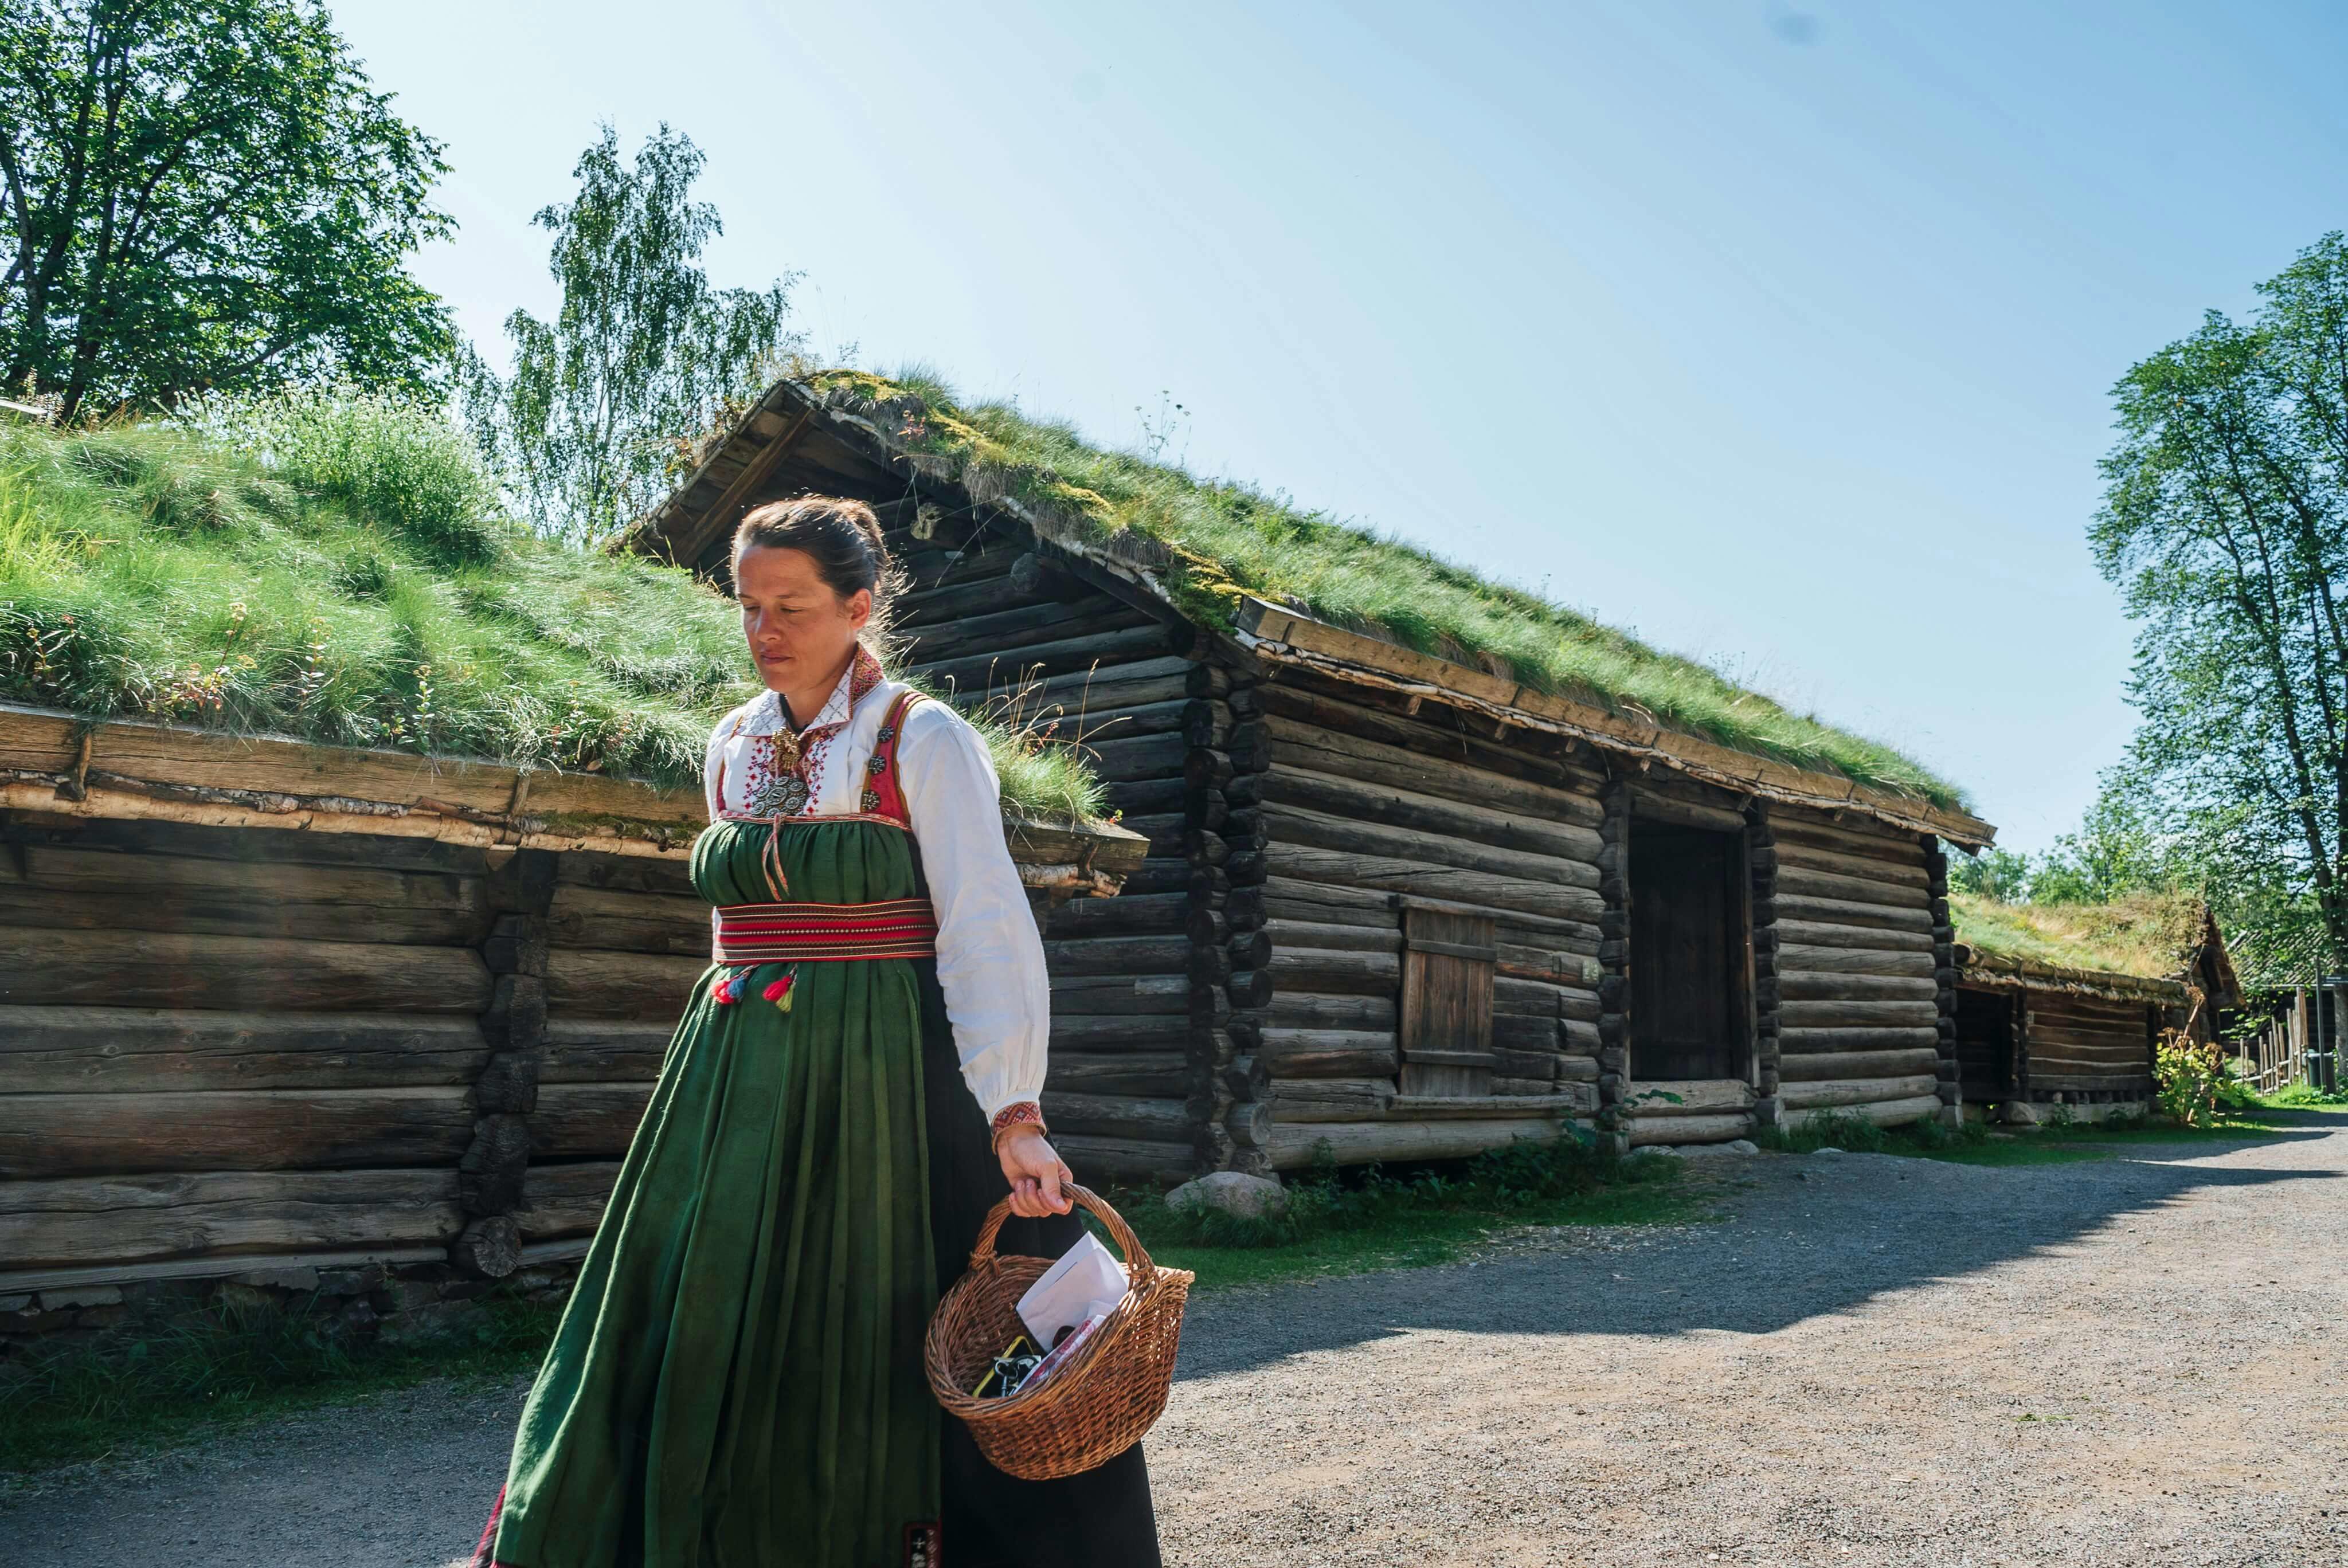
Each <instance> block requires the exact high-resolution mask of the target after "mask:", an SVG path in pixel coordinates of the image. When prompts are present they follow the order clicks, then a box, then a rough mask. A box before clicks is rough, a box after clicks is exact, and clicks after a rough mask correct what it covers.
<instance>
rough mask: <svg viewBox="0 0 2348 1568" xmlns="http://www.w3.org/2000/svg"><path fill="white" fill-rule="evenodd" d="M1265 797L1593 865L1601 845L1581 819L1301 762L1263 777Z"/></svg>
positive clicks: (1412, 830) (1423, 832) (1346, 817)
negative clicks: (1360, 777)
mask: <svg viewBox="0 0 2348 1568" xmlns="http://www.w3.org/2000/svg"><path fill="white" fill-rule="evenodd" d="M1263 799H1264V801H1265V802H1266V803H1267V804H1272V805H1280V806H1288V807H1292V808H1300V809H1303V810H1307V811H1312V812H1315V813H1319V814H1322V815H1327V816H1334V817H1337V818H1339V819H1341V820H1348V821H1360V822H1368V823H1376V824H1379V825H1383V826H1385V827H1388V828H1393V829H1396V830H1399V831H1405V832H1408V833H1412V834H1415V835H1432V836H1435V837H1438V838H1457V839H1466V840H1468V841H1469V842H1471V843H1476V844H1481V845H1488V846H1490V847H1492V848H1496V849H1521V850H1524V851H1526V852H1528V853H1529V854H1534V855H1541V856H1550V857H1551V858H1555V859H1562V860H1573V861H1579V862H1582V863H1584V864H1591V865H1594V864H1595V863H1596V861H1597V858H1598V851H1599V849H1600V848H1601V845H1600V843H1599V838H1598V834H1597V830H1596V829H1594V828H1591V827H1587V826H1583V825H1579V824H1575V823H1562V822H1558V821H1555V820H1553V819H1551V818H1547V817H1542V816H1539V815H1534V814H1533V813H1531V812H1529V811H1504V810H1501V809H1498V808H1497V807H1493V806H1487V805H1478V804H1474V803H1473V802H1468V801H1460V800H1456V799H1453V798H1451V797H1449V796H1447V795H1440V794H1422V793H1420V792H1419V791H1417V790H1412V789H1399V788H1396V787H1395V786H1394V785H1391V784H1374V783H1364V782H1362V781H1360V780H1357V779H1351V778H1346V777H1344V776H1341V775H1339V774H1329V773H1317V772H1313V771H1312V770H1310V769H1307V768H1303V767H1299V766H1285V767H1281V768H1278V769H1276V770H1274V771H1273V773H1272V776H1271V777H1270V778H1268V779H1266V780H1265V781H1264V785H1263Z"/></svg>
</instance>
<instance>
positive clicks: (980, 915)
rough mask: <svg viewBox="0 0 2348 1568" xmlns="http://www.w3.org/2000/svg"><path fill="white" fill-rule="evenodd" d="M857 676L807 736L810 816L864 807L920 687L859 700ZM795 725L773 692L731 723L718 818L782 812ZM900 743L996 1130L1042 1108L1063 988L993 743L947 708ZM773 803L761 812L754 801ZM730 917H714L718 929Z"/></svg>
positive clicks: (717, 743)
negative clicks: (779, 739) (783, 752)
mask: <svg viewBox="0 0 2348 1568" xmlns="http://www.w3.org/2000/svg"><path fill="white" fill-rule="evenodd" d="M855 673H856V672H855V670H854V669H853V667H851V668H850V670H849V671H848V672H847V673H845V674H843V675H841V676H840V678H839V686H837V687H836V688H834V689H833V692H832V694H831V700H830V701H829V702H826V703H825V704H824V707H823V711H822V712H819V713H818V714H817V715H816V719H815V722H814V723H812V724H809V725H808V727H807V729H806V730H804V731H802V732H801V733H802V736H803V737H812V738H811V739H807V740H805V741H804V742H803V744H804V747H805V753H806V773H807V776H808V784H809V786H810V787H809V790H808V797H807V801H806V804H805V805H804V806H803V807H802V808H801V809H800V810H799V811H798V813H797V815H799V816H802V817H815V816H848V815H855V814H857V813H858V812H860V811H861V810H862V809H863V794H864V776H865V768H866V764H868V763H870V760H871V757H872V752H873V748H874V746H875V744H876V743H877V738H878V732H879V730H880V720H881V718H882V716H883V715H884V714H886V713H887V712H888V711H889V705H890V703H891V702H894V701H895V700H896V698H897V696H898V694H899V693H900V692H903V691H904V690H905V689H906V688H905V686H904V684H903V683H902V682H897V681H889V680H883V681H880V682H878V683H877V684H875V685H872V686H871V687H870V689H869V690H867V691H865V692H863V693H862V694H861V695H855V694H853V693H852V692H851V682H853V681H854V679H855ZM786 729H788V720H787V719H786V718H785V716H784V711H783V704H782V700H781V698H779V697H778V696H777V695H776V694H775V693H774V692H766V693H764V694H763V695H761V696H758V697H756V698H753V699H752V700H751V701H749V702H746V703H744V704H743V705H742V706H741V707H739V708H736V709H735V710H734V711H733V712H730V713H728V714H726V717H724V718H723V719H720V720H719V721H718V722H717V728H716V731H715V732H713V733H711V735H710V737H709V753H708V756H707V758H706V760H705V764H704V766H703V768H702V775H701V776H702V781H703V786H704V792H705V795H706V797H707V801H708V805H709V816H710V820H711V821H713V822H714V821H716V819H717V818H718V817H719V816H721V815H737V816H739V815H772V813H773V811H774V810H775V809H776V808H775V806H774V804H773V794H772V790H771V786H770V784H768V781H767V780H766V779H765V778H764V777H763V776H762V774H764V773H765V772H766V771H767V769H766V767H765V764H766V763H767V762H770V761H771V759H772V756H773V750H772V739H771V738H772V737H773V736H775V735H776V734H778V733H781V732H783V731H784V730H786ZM904 731H905V733H904V734H903V735H902V736H901V738H900V739H899V741H898V743H897V761H898V779H897V782H898V785H899V787H900V788H901V790H902V791H903V792H904V798H905V807H906V810H907V812H908V813H909V814H910V815H911V817H912V820H913V842H914V846H915V852H916V853H917V854H919V855H920V856H921V861H922V872H923V874H924V876H926V878H927V880H928V882H929V885H930V902H931V904H932V907H935V909H936V910H937V917H938V986H939V989H942V991H943V992H944V993H945V1000H946V1018H947V1020H948V1021H949V1022H951V1023H952V1024H953V1037H954V1054H955V1055H956V1056H957V1057H959V1058H960V1059H961V1061H962V1074H963V1081H964V1082H966V1083H968V1084H969V1085H970V1091H971V1092H972V1093H973V1094H974V1095H976V1096H977V1097H978V1105H979V1109H980V1110H981V1111H982V1112H984V1113H985V1114H986V1116H987V1118H988V1119H989V1120H990V1121H992V1120H993V1119H994V1114H995V1113H996V1112H999V1111H1001V1110H1002V1109H1003V1108H1004V1106H1006V1105H1015V1104H1017V1103H1018V1102H1021V1101H1023V1100H1035V1099H1038V1098H1039V1097H1040V1096H1041V1095H1042V1093H1043V1090H1044V1068H1045V1049H1046V1046H1047V1044H1048V1041H1049V1040H1050V1037H1051V1027H1052V993H1051V988H1050V985H1049V983H1048V981H1047V980H1046V979H1045V972H1044V944H1043V940H1042V938H1041V937H1040V936H1039V935H1038V934H1037V932H1036V929H1035V916H1034V914H1033V913H1032V911H1031V910H1030V909H1029V907H1028V903H1027V894H1026V890H1025V888H1024V887H1023V886H1021V885H1020V881H1019V872H1018V869H1017V867H1015V866H1013V865H1012V863H1011V853H1010V851H1009V850H1008V849H1007V848H1005V847H1004V840H1003V807H1002V804H1001V795H1002V787H1001V785H1000V784H999V783H998V782H997V780H996V778H995V776H994V762H993V761H992V759H990V758H989V757H988V756H987V754H986V743H985V742H984V741H983V740H981V739H980V738H979V736H978V732H976V731H975V730H973V729H972V728H971V727H970V725H969V724H968V723H965V722H964V721H963V717H962V715H961V714H959V713H957V712H954V711H953V709H952V708H950V707H948V706H947V705H946V704H945V703H943V702H935V701H932V702H916V703H914V704H913V707H912V711H911V712H910V713H908V714H907V715H906V718H905V725H904ZM761 793H763V794H767V800H766V801H765V802H763V803H761V808H760V809H757V810H754V807H753V800H754V796H755V795H757V794H761ZM711 920H712V922H713V924H714V922H715V920H716V915H715V913H714V912H713V914H712V915H711Z"/></svg>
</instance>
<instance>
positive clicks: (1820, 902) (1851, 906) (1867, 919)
mask: <svg viewBox="0 0 2348 1568" xmlns="http://www.w3.org/2000/svg"><path fill="white" fill-rule="evenodd" d="M1770 909H1771V911H1772V912H1773V913H1774V915H1775V917H1776V918H1777V919H1780V920H1801V921H1806V922H1807V923H1808V924H1810V925H1814V926H1873V927H1878V928H1879V929H1882V930H1889V931H1923V932H1928V933H1929V932H1930V931H1931V929H1932V912H1931V910H1930V909H1927V908H1925V907H1923V906H1922V905H1921V904H1918V905H1915V906H1912V907H1910V906H1906V905H1900V906H1894V905H1889V904H1860V903H1856V902H1854V901H1852V900H1850V899H1848V898H1799V897H1792V896H1790V895H1788V894H1787V893H1786V892H1785V891H1784V890H1783V889H1780V890H1779V891H1778V893H1777V895H1776V897H1774V898H1772V899H1771V900H1770Z"/></svg>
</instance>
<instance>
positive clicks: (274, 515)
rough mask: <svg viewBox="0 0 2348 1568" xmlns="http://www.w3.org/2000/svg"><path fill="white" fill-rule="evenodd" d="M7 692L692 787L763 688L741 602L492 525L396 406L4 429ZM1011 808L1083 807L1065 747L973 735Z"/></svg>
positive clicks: (432, 427) (1085, 800)
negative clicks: (713, 733)
mask: <svg viewBox="0 0 2348 1568" xmlns="http://www.w3.org/2000/svg"><path fill="white" fill-rule="evenodd" d="M0 545H5V554H0V696H5V697H6V698H9V699H13V700H15V701H18V702H31V703H36V704H41V705H46V706H55V707H62V708H67V709H71V710H73V711H75V712H84V713H90V714H95V715H99V716H116V715H130V714H138V715H145V716H149V717H154V718H160V719H166V720H171V721H175V722H180V723H194V724H202V725H209V726H213V727H218V728H223V729H231V730H236V731H241V732H269V733H281V734H291V735H296V736H301V737H304V738H307V739H311V740H316V741H322V742H325V743H331V744H337V745H352V746H394V747H400V748H405V749H409V750H414V751H417V752H423V753H438V754H453V755H467V756H479V757H489V758H493V759H496V760H499V761H503V762H508V763H515V764H529V765H535V766H551V767H561V768H565V769H575V770H584V771H590V772H594V771H602V772H609V773H613V774H623V775H625V776H628V777H633V778H640V779H644V780H647V781H649V782H652V783H654V784H667V785H683V784H692V783H694V782H695V781H696V780H697V779H698V778H699V776H700V772H701V763H702V753H703V748H704V745H705V743H706V741H707V738H708V734H709V729H710V726H711V725H712V724H713V723H715V722H716V719H717V718H718V716H719V715H720V714H722V713H724V712H726V710H727V709H728V708H730V707H732V706H734V705H735V704H736V703H738V702H743V701H744V700H746V699H747V697H749V696H750V695H751V694H752V693H753V692H754V691H755V690H756V688H755V687H754V686H753V685H752V684H751V683H750V682H749V681H748V680H747V673H748V667H747V658H746V656H745V653H744V650H743V646H742V636H741V630H740V627H739V623H738V619H737V616H736V610H735V608H734V606H733V604H732V603H731V601H729V600H726V598H724V597H723V596H722V595H720V594H717V593H716V592H714V591H713V590H711V589H709V588H707V587H706V586H705V585H704V584H702V583H700V582H698V581H696V580H695V579H694V578H693V577H692V576H691V575H690V574H689V573H687V572H684V571H680V570H677V569H674V568H669V567H664V566H659V565H656V564H654V563H653V562H651V561H649V560H646V559H641V558H637V557H633V556H606V555H591V554H585V553H582V552H580V551H578V550H576V549H572V548H568V547H565V546H562V545H559V544H552V543H549V542H547V541H545V540H542V539H540V538H536V537H535V536H533V535H532V534H530V532H529V531H527V530H525V529H521V528H517V527H515V526H514V525H513V523H512V522H511V520H510V518H507V517H506V516H505V514H504V512H503V510H502V508H501V507H500V504H499V497H498V493H497V488H496V487H495V485H494V484H493V483H491V481H490V480H489V477H488V476H487V475H486V474H485V473H484V472H483V471H482V469H481V467H480V465H479V459H478V458H477V456H475V454H474V451H473V448H472V446H471V445H470V443H469V442H468V441H467V440H466V439H465V438H464V436H462V435H461V434H460V433H458V431H457V430H456V429H455V428H454V427H453V426H451V425H448V423H447V422H446V421H444V420H443V419H441V418H440V417H438V415H435V414H433V413H432V412H431V411H429V410H427V409H423V408H419V407H417V406H415V405H409V404H406V403H402V402H398V401H396V400H391V399H385V398H377V397H368V396H360V395H324V394H296V395H288V396H283V397H277V398H268V399H252V400H245V401H239V402H221V403H215V404H213V405H209V406H207V407H205V408H202V409H201V410H199V411H197V412H196V414H195V415H192V416H191V418H190V419H188V420H186V421H184V422H181V423H179V424H138V425H112V426H106V427H102V428H97V429H86V430H68V431H53V430H45V429H40V428H36V427H29V426H24V425H14V426H6V427H0ZM987 728H988V731H989V733H988V738H989V742H990V744H991V745H992V746H993V747H994V753H995V758H996V764H997V767H998V770H999V771H1000V772H1001V774H1003V779H1004V791H1005V795H1006V798H1008V799H1010V800H1011V801H1012V802H1013V804H1016V805H1020V806H1023V807H1025V808H1028V809H1043V810H1052V811H1058V812H1063V813H1069V814H1074V815H1095V814H1097V810H1098V806H1099V800H1098V795H1097V791H1096V790H1095V789H1094V787H1093V785H1092V784H1091V781H1090V780H1089V779H1088V778H1087V777H1086V775H1085V774H1084V773H1083V771H1082V769H1081V768H1080V767H1079V766H1078V765H1077V764H1076V762H1075V760H1074V758H1073V756H1072V755H1071V753H1068V752H1067V751H1066V748H1062V747H1056V746H1045V745H1042V744H1041V743H1037V742H1036V741H1035V739H1034V738H1033V737H1029V736H1024V735H1022V734H1020V733H1018V732H1017V731H1016V730H1015V729H1014V728H1012V727H1007V726H1004V725H1001V724H995V725H991V726H988V727H987Z"/></svg>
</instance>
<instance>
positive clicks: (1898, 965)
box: [1776, 927, 1937, 982]
mask: <svg viewBox="0 0 2348 1568" xmlns="http://www.w3.org/2000/svg"><path fill="white" fill-rule="evenodd" d="M1781 928H1782V927H1781ZM1776 959H1777V978H1778V979H1779V980H1780V981H1781V982H1783V981H1786V980H1790V979H1793V978H1794V977H1795V976H1796V975H1805V974H1807V975H1888V976H1893V977H1899V978H1904V979H1929V978H1931V973H1932V971H1933V969H1934V968H1936V967H1937V966H1936V965H1935V964H1934V962H1933V958H1932V955H1931V953H1930V952H1918V951H1915V950H1913V949H1906V950H1901V949H1893V948H1816V947H1810V946H1808V945H1807V944H1804V945H1800V946H1788V947H1781V948H1778V949H1777V954H1776Z"/></svg>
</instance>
